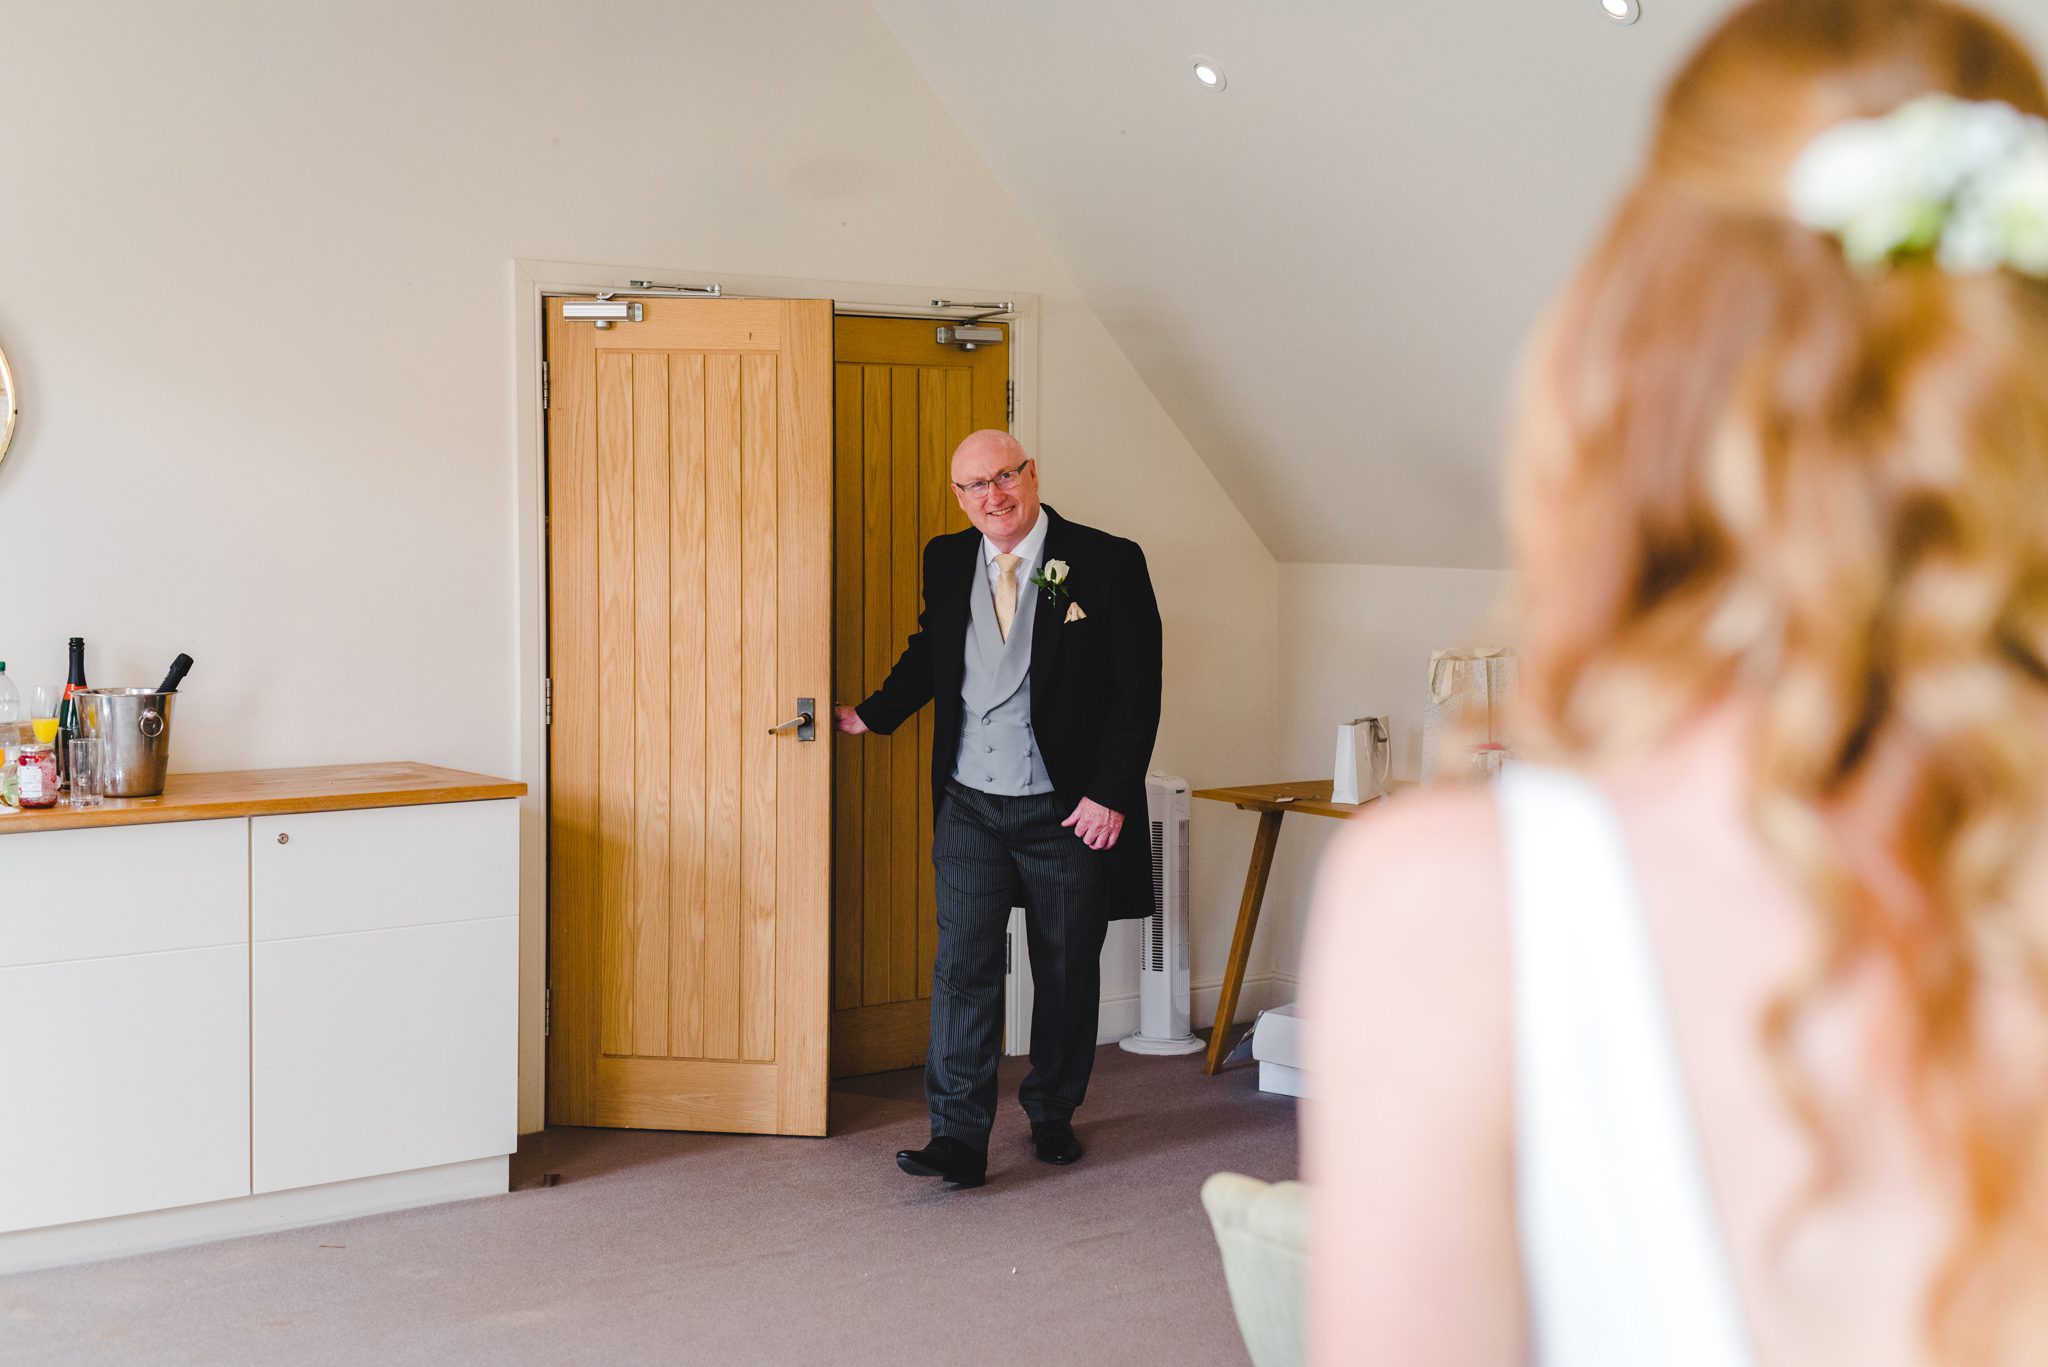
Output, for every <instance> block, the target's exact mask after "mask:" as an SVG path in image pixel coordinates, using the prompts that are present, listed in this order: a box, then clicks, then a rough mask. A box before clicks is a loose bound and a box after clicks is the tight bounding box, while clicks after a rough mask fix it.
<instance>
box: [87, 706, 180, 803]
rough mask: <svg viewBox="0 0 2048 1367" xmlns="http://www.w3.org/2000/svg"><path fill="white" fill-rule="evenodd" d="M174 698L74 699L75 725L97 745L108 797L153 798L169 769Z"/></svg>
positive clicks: (159, 789) (160, 787)
mask: <svg viewBox="0 0 2048 1367" xmlns="http://www.w3.org/2000/svg"><path fill="white" fill-rule="evenodd" d="M177 700H178V695H177V694H175V693H163V692H159V691H158V690H156V689H154V688H89V689H87V690H85V691H84V692H83V693H80V694H79V695H78V698H77V701H78V721H79V726H80V728H81V729H82V730H83V731H84V733H85V734H86V735H88V736H97V737H98V738H99V741H100V762H101V763H102V764H103V765H104V766H105V772H106V780H107V796H108V797H155V796H156V795H157V794H159V793H161V792H163V790H164V776H165V774H167V773H168V772H169V771H170V767H171V704H172V703H174V702H176V701H177Z"/></svg>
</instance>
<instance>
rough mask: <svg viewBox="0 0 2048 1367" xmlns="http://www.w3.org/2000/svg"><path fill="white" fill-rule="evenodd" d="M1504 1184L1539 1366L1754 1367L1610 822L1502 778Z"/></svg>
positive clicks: (1535, 785) (1570, 797) (1600, 805)
mask: <svg viewBox="0 0 2048 1367" xmlns="http://www.w3.org/2000/svg"><path fill="white" fill-rule="evenodd" d="M1498 802H1499V808H1500V815H1501V826H1502V835H1503V839H1504V841H1505V846H1506V855H1507V878H1508V900H1509V908H1510V910H1509V915H1510V917H1511V923H1512V925H1511V928H1512V933H1513V946H1514V948H1513V958H1514V992H1515V1006H1514V1023H1515V1128H1516V1136H1515V1176H1516V1207H1517V1214H1518V1216H1519V1218H1520V1226H1521V1229H1520V1232H1521V1244H1522V1262H1523V1267H1524V1278H1525V1281H1526V1284H1527V1287H1528V1293H1529V1311H1530V1319H1531V1324H1532V1330H1533V1334H1534V1340H1535V1344H1536V1361H1537V1362H1538V1363H1540V1364H1542V1367H1646V1364H1653V1363H1654V1364H1657V1367H1750V1364H1751V1361H1752V1359H1751V1355H1750V1350H1749V1346H1748V1342H1747V1338H1746V1335H1745V1333H1744V1330H1743V1324H1742V1312H1741V1308H1740V1304H1739V1302H1738V1301H1737V1299H1736V1296H1735V1290H1734V1285H1733V1280H1732V1277H1731V1274H1730V1271H1729V1268H1728V1263H1727V1259H1726V1256H1725V1254H1724V1251H1723V1248H1722V1245H1721V1241H1720V1238H1719V1235H1718V1233H1717V1230H1716V1225H1715V1220H1714V1213H1713V1203H1712V1201H1711V1199H1710V1198H1709V1195H1708V1191H1707V1183H1706V1174H1705V1171H1704V1169H1703V1167H1702V1165H1701V1162H1700V1157H1699V1145H1698V1141H1697V1138H1696V1135H1695V1133H1694V1130H1693V1126H1692V1120H1691V1115H1690V1111H1689V1108H1688V1106H1687V1104H1686V1097H1685V1087H1684V1082H1683V1079H1682V1077H1681V1075H1680V1071H1679V1065H1678V1055H1677V1050H1676V1047H1675V1045H1674V1043H1673V1040H1672V1035H1671V1026H1670V1019H1669V1014H1668V1012H1667V1010H1666V1007H1665V1003H1664V999H1663V993H1662V989H1661V987H1660V984H1659V981H1658V975H1657V969H1656V962H1655V960H1654V958H1653V956H1652V953H1651V948H1650V942H1649V937H1648V933H1647V929H1646V927H1645V925H1644V922H1643V918H1642V911H1641V906H1640V903H1639V900H1638V896H1637V891H1636V888H1635V884H1634V879H1633V876H1632V871H1631V868H1630V864H1629V858H1628V851H1627V847H1626V845H1625V844H1624V842H1623V839H1622V834H1621V828H1620V825H1619V823H1618V821H1617V820H1616V818H1615V814H1614V811H1613V808H1612V806H1611V805H1610V804H1609V802H1608V801H1607V799H1606V798H1605V797H1604V796H1603V795H1602V794H1601V792H1600V791H1599V790H1598V789H1597V788H1595V787H1594V786H1593V785H1592V784H1591V783H1589V782H1587V781H1586V780H1585V779H1583V778H1581V777H1579V776H1577V775H1575V774H1571V773H1567V772H1565V771H1563V770H1557V769H1547V768H1543V767H1540V766H1536V765H1529V764H1520V763H1516V764H1510V765H1509V766H1507V767H1506V768H1505V769H1504V770H1503V771H1502V774H1501V777H1500V781H1499V784H1498Z"/></svg>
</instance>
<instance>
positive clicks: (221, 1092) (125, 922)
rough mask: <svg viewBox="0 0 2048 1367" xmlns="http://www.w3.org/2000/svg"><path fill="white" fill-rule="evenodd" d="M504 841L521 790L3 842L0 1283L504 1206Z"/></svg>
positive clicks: (509, 987) (511, 983)
mask: <svg viewBox="0 0 2048 1367" xmlns="http://www.w3.org/2000/svg"><path fill="white" fill-rule="evenodd" d="M312 772H315V773H316V774H325V773H331V772H333V771H312ZM349 773H350V774H352V773H353V771H349ZM258 777H261V776H258ZM373 777H374V775H373ZM473 778H474V776H466V775H451V776H449V781H450V782H451V783H453V782H455V781H457V780H460V781H461V786H464V787H473V786H474V785H473V784H472V783H471V782H470V780H471V779H473ZM324 782H325V783H326V785H327V787H328V788H330V789H331V787H332V783H333V780H331V779H328V780H324ZM486 782H495V781H486ZM497 786H498V787H499V788H500V789H503V788H504V787H506V786H507V785H502V784H499V785H497ZM515 791H516V788H515ZM309 796H311V797H312V798H313V799H314V800H317V799H318V796H319V793H318V792H315V793H312V794H310V795H309ZM110 806H111V804H110ZM275 807H276V804H275V803H274V802H273V803H271V804H270V806H269V808H268V810H275ZM17 819H20V818H17ZM518 843H519V836H518V817H517V803H516V801H514V800H513V799H512V798H510V797H493V798H489V799H486V800H476V801H445V802H437V803H421V804H417V805H401V806H396V807H372V808H361V809H352V810H345V811H320V812H313V813H306V814H300V815H292V816H270V815H264V816H251V815H246V814H236V815H232V816H224V817H222V818H220V819H197V820H190V821H171V822H162V823H160V824H134V825H107V826H90V827H87V828H81V829H62V828H59V829H39V828H34V827H30V828H28V829H21V828H19V827H17V828H16V829H15V830H13V831H7V830H5V828H0V1271H7V1270H13V1269H17V1268H23V1267H33V1266H43V1265H47V1264H49V1263H51V1262H63V1261H72V1260H75V1259H77V1258H79V1257H84V1256H92V1255H93V1254H95V1253H105V1252H124V1251H134V1250H136V1249H139V1248H145V1247H162V1246H165V1245H167V1244H171V1243H178V1242H185V1241H188V1240H190V1239H193V1238H205V1237H217V1236H219V1235H223V1234H228V1233H236V1232H245V1231H248V1230H253V1229H263V1228H278V1227H280V1226H281V1224H283V1223H304V1222H306V1221H308V1220H320V1219H336V1218H341V1217H343V1216H346V1215H349V1214H355V1213H361V1212H363V1211H367V1210H379V1209H391V1208H394V1207H396V1206H400V1205H416V1204H421V1203H423V1202H426V1201H432V1200H448V1199H454V1198H457V1197H462V1196H475V1195H481V1194H484V1193H486V1192H489V1191H500V1192H502V1191H503V1190H505V1173H506V1168H505V1164H506V1159H505V1157H504V1155H506V1154H508V1153H510V1152H511V1151H512V1150H513V1149H514V1148H515V1147H516V1145H517V1139H518V1135H517V1128H518V1122H517V1096H518V1057H517V1052H518V1001H517V995H518V980H519V973H518V902H519V897H518V866H519V858H518ZM315 1188H317V1190H315ZM0 1356H4V1354H0Z"/></svg>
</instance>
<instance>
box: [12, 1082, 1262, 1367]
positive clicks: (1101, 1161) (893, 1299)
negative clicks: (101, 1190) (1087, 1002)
mask: <svg viewBox="0 0 2048 1367" xmlns="http://www.w3.org/2000/svg"><path fill="white" fill-rule="evenodd" d="M1201 1059H1202V1056H1201V1055H1200V1054H1191V1055H1188V1056H1186V1057H1182V1058H1139V1057H1136V1056H1133V1055H1130V1054H1126V1053H1124V1052H1123V1051H1122V1050H1120V1049H1117V1048H1116V1047H1114V1046H1109V1047H1107V1048H1104V1049H1102V1050H1101V1051H1099V1053H1098V1055H1097V1062H1096V1070H1095V1079H1094V1082H1093V1084H1092V1086H1091V1088H1090V1092H1089V1100H1088V1104H1087V1105H1086V1106H1085V1107H1083V1108H1082V1111H1081V1114H1080V1115H1079V1117H1077V1120H1078V1124H1077V1129H1078V1132H1079V1133H1080V1135H1081V1139H1082V1142H1083V1143H1084V1144H1085V1145H1086V1146H1087V1149H1088V1152H1087V1156H1086V1157H1085V1158H1083V1160H1082V1161H1081V1162H1080V1163H1079V1164H1077V1165H1075V1166H1074V1167H1071V1168H1064V1169H1061V1168H1053V1167H1048V1166H1047V1165H1045V1164H1042V1163H1039V1162H1037V1161H1036V1160H1035V1159H1034V1158H1032V1156H1031V1153H1030V1150H1029V1147H1028V1141H1027V1132H1026V1129H1025V1125H1024V1119H1023V1116H1022V1114H1021V1113H1020V1112H1019V1111H1018V1110H1017V1108H1016V1103H1015V1095H1016V1087H1017V1083H1018V1081H1019V1080H1020V1078H1021V1077H1022V1062H1021V1060H1008V1059H1006V1060H1004V1065H1003V1070H1002V1085H1003V1096H1004V1110H1003V1113H1002V1115H1001V1117H1000V1118H999V1119H998V1121H997V1127H996V1134H995V1139H994V1144H993V1147H992V1149H991V1152H990V1161H989V1168H990V1173H989V1185H988V1186H987V1187H984V1188H982V1189H980V1190H977V1191H948V1190H945V1189H943V1188H942V1187H941V1186H940V1185H939V1184H938V1183H937V1182H936V1181H933V1180H931V1179H919V1178H911V1177H906V1176H904V1175H903V1174H901V1173H899V1172H898V1171H897V1170H896V1167H895V1164H894V1162H893V1161H892V1155H893V1154H894V1152H895V1151H896V1150H897V1149H899V1148H910V1147H916V1146H918V1145H920V1144H922V1143H923V1142H924V1139H925V1119H924V1105H923V1100H922V1093H921V1083H920V1079H919V1075H918V1074H917V1073H914V1072H904V1073H884V1074H878V1075H876V1076H874V1077H871V1078H856V1079H849V1080H847V1081H845V1082H843V1083H841V1084H838V1085H837V1086H836V1087H835V1089H834V1092H833V1097H832V1135H831V1137H830V1138H828V1139H766V1138H740V1137H733V1136H724V1135H701V1134H664V1133H657V1132H652V1131H638V1130H623V1131H622V1130H583V1129H556V1130H550V1131H548V1132H546V1133H545V1134H542V1135H533V1136H529V1137H528V1138H527V1140H526V1141H525V1143H524V1144H523V1145H522V1147H521V1149H520V1152H519V1155H518V1156H517V1157H516V1158H515V1159H514V1160H513V1184H514V1191H513V1192H512V1194H511V1195H509V1196H504V1197H497V1198H490V1199H485V1200H481V1201H468V1202H460V1203H456V1204H452V1205H445V1206H438V1207H429V1208H425V1209H421V1210H414V1211H404V1212H399V1213H397V1214H392V1215H379V1216H372V1217H368V1218H365V1219H360V1220H353V1221H348V1222H345V1223H341V1224H332V1225H322V1226H317V1227H315V1228H311V1229H304V1230H293V1231H289V1232H286V1233H282V1234H268V1235H262V1236H258V1237H254V1238H247V1239H237V1240H232V1241H229V1242H225V1243H216V1244H207V1245H201V1246H198V1247H194V1248H185V1249H173V1250H169V1251H166V1252H163V1253H152V1254H146V1255H142V1256H139V1257H133V1258H125V1259H119V1260H115V1261H110V1262H103V1263H96V1264H90V1265H85V1266H79V1267H69V1268H56V1269H51V1270H48V1271H43V1272H32V1273H26V1274H20V1275H17V1276H13V1277H4V1278H0V1363H4V1364H6V1367H83V1365H84V1364H92V1367H99V1365H100V1364H119V1365H120V1367H168V1364H181V1367H182V1365H185V1364H190V1365H191V1367H202V1365H203V1367H244V1365H248V1364H263V1367H273V1365H276V1367H322V1365H323V1364H365V1363H375V1364H434V1365H435V1367H440V1365H441V1364H462V1363H489V1364H493V1365H494V1367H518V1365H519V1364H528V1363H532V1364H541V1363H548V1364H557V1363H603V1364H626V1363H641V1362H647V1363H693V1364H694V1363H703V1364H719V1365H720V1367H723V1364H753V1363H765V1364H783V1363H802V1364H809V1363H832V1364H863V1363H875V1364H883V1363H887V1364H924V1363H932V1364H956V1363H975V1364H985V1363H1113V1364H1119V1365H1120V1367H1134V1365H1135V1364H1147V1363H1174V1364H1190V1365H1193V1364H1206V1363H1219V1364H1225V1363H1227V1364H1232V1367H1242V1364H1243V1363H1245V1361H1246V1358H1245V1356H1244V1350H1243V1348H1242V1346H1241V1345H1240V1342H1239V1340H1238V1336H1237V1330H1236V1324H1235V1322H1234V1321H1233V1320H1232V1318H1231V1313H1230V1305H1229V1298H1228V1295H1227V1293H1226V1292H1225V1289H1224V1285H1223V1273H1222V1268H1221V1265H1220V1263H1219V1262H1218V1260H1217V1255H1216V1247H1215V1243H1214V1241H1213V1240H1212V1238H1211V1237H1210V1233H1209V1226H1208V1220H1207V1218H1206V1217H1205V1215H1204V1214H1203V1212H1202V1208H1201V1203H1200V1200H1199V1199H1198V1192H1199V1189H1200V1187H1201V1184H1202V1180H1203V1179H1204V1178H1205V1177H1207V1176H1208V1175H1209V1174H1210V1173H1211V1172H1215V1171H1218V1170H1221V1169H1230V1170H1234V1171H1238V1172H1245V1173H1250V1174H1252V1175H1253V1176H1255V1177H1261V1178H1265V1179H1267V1180H1269V1181H1277V1180H1280V1179H1282V1178H1287V1177H1292V1176H1294V1175H1296V1171H1297V1159H1296V1152H1297V1150H1296V1140H1295V1107H1294V1103H1293V1102H1291V1101H1289V1100H1288V1099H1287V1098H1284V1097H1279V1096H1272V1095H1268V1094H1265V1093H1262V1092H1260V1091H1258V1089H1257V1076H1256V1072H1255V1069H1254V1068H1253V1067H1251V1066H1244V1067H1239V1068H1235V1069H1232V1070H1231V1071H1229V1072H1226V1073H1224V1074H1222V1075H1221V1076H1218V1077H1214V1078H1205V1077H1203V1076H1202V1074H1201ZM549 1173H555V1174H559V1180H558V1183H557V1184H556V1185H554V1186H546V1185H543V1181H544V1178H545V1175H546V1174H549Z"/></svg>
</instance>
